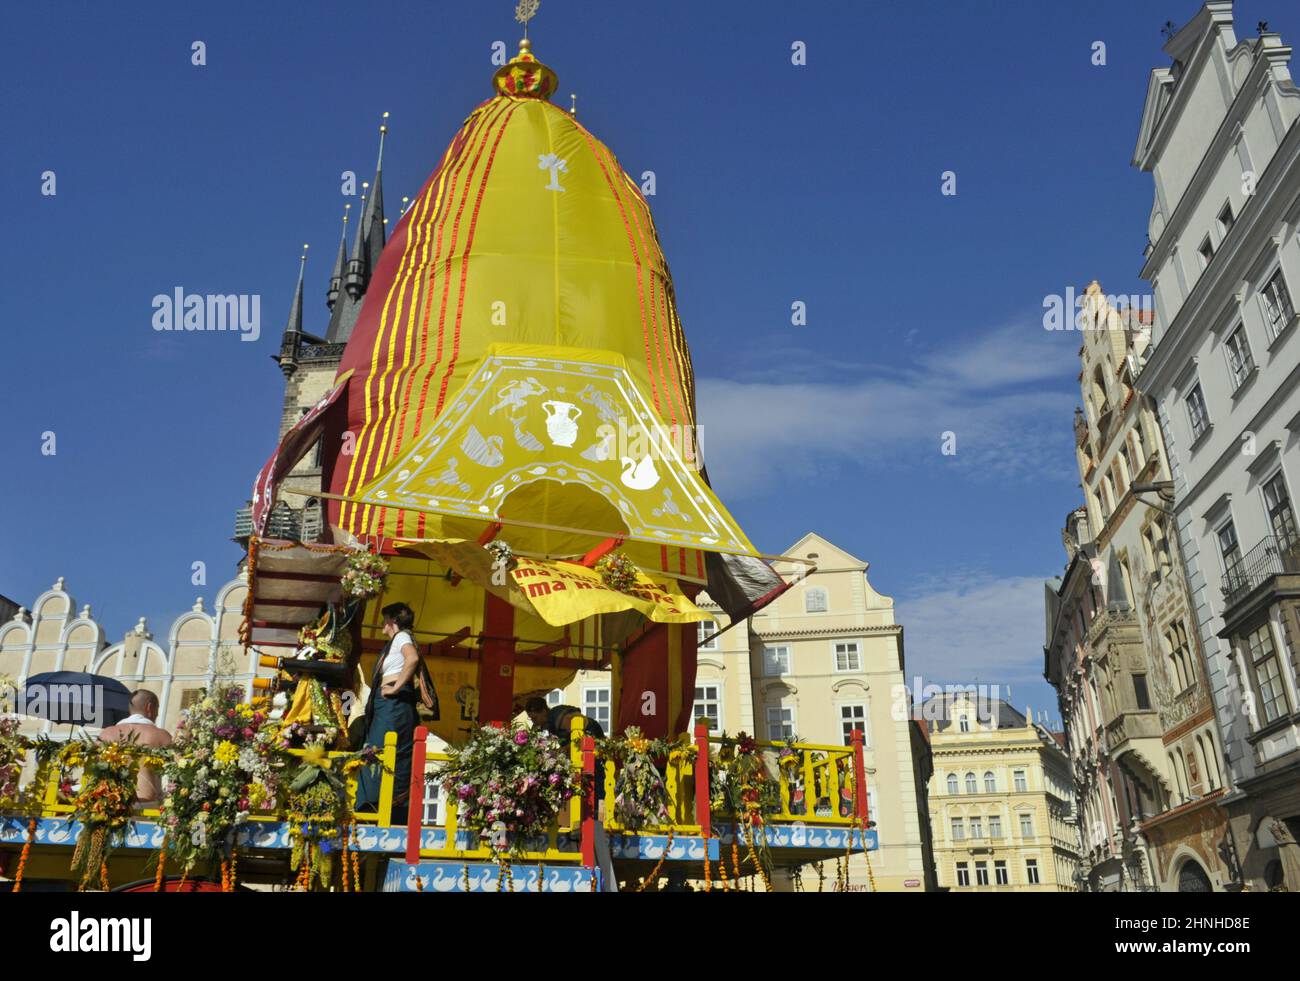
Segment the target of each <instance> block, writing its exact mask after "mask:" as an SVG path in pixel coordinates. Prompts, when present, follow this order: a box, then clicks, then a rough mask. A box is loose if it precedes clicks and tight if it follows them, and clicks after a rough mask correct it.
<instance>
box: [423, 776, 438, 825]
mask: <svg viewBox="0 0 1300 981" xmlns="http://www.w3.org/2000/svg"><path fill="white" fill-rule="evenodd" d="M441 789H442V781H440V780H439V779H438V778H437V777H435V776H434V775H433V774H426V775H425V777H424V824H425V826H429V825H435V824H440V823H441V822H440V821H439V820H438V805H439V804H440V803H441V800H440V798H439V796H438V794H439V792H440V791H441Z"/></svg>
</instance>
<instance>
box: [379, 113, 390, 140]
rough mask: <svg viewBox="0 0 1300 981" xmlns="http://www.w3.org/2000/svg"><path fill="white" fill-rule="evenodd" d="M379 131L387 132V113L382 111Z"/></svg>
mask: <svg viewBox="0 0 1300 981" xmlns="http://www.w3.org/2000/svg"><path fill="white" fill-rule="evenodd" d="M379 132H380V134H381V135H382V134H384V133H387V132H388V113H384V115H383V117H382V119H381V120H380V123H379Z"/></svg>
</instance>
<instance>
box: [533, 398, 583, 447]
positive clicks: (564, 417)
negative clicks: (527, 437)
mask: <svg viewBox="0 0 1300 981" xmlns="http://www.w3.org/2000/svg"><path fill="white" fill-rule="evenodd" d="M542 408H543V409H545V410H546V435H547V436H549V437H550V438H551V443H552V444H553V445H555V446H572V445H573V441H574V440H576V439H577V438H578V417H579V416H581V415H582V410H581V409H579V408H578V407H577V406H576V405H574V404H573V403H572V402H543V403H542Z"/></svg>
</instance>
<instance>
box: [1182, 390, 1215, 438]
mask: <svg viewBox="0 0 1300 981" xmlns="http://www.w3.org/2000/svg"><path fill="white" fill-rule="evenodd" d="M1184 401H1185V403H1186V405H1187V421H1188V423H1190V425H1191V427H1192V441H1193V442H1195V441H1196V440H1198V439H1200V438H1201V436H1202V435H1203V434H1204V433H1205V431H1206V430H1207V429H1209V428H1210V413H1209V411H1208V410H1207V409H1206V408H1205V393H1204V392H1202V391H1201V383H1200V382H1197V383H1196V384H1195V385H1193V386H1192V390H1191V391H1190V392H1188V393H1187V398H1186V399H1185V400H1184Z"/></svg>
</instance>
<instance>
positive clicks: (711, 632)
mask: <svg viewBox="0 0 1300 981" xmlns="http://www.w3.org/2000/svg"><path fill="white" fill-rule="evenodd" d="M696 631H697V633H696V636H697V637H698V638H699V642H698V643H697V644H696V645H695V646H696V648H697V649H698V650H701V651H716V650H717V649H718V636H717V634H718V621H717V620H701V621H700V622H699V623H698V624H696Z"/></svg>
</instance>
